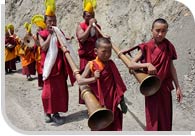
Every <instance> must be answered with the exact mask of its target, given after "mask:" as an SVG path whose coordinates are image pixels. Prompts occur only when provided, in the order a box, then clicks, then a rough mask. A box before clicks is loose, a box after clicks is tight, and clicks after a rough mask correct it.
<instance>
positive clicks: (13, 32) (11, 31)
mask: <svg viewBox="0 0 195 136" xmlns="http://www.w3.org/2000/svg"><path fill="white" fill-rule="evenodd" d="M8 29H9V33H10V36H11V37H13V38H14V39H15V41H16V42H17V44H18V42H19V37H18V36H17V35H16V33H15V28H14V25H13V24H11V23H10V24H8ZM16 62H20V56H17V54H16Z"/></svg>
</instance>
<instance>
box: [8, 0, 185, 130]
mask: <svg viewBox="0 0 195 136" xmlns="http://www.w3.org/2000/svg"><path fill="white" fill-rule="evenodd" d="M45 7H46V9H45V14H44V16H43V15H39V14H38V15H34V16H33V17H32V18H31V23H28V22H25V24H24V29H25V31H26V35H25V36H29V37H32V39H28V40H29V41H28V40H27V41H28V42H29V43H28V42H26V41H25V40H24V38H19V37H18V36H17V35H16V34H15V32H14V26H13V25H12V24H8V25H6V26H5V72H6V74H9V73H12V72H13V71H15V70H16V61H21V65H22V74H23V75H26V78H27V80H28V81H32V77H31V75H35V74H36V71H37V76H38V86H39V87H40V88H41V89H42V97H41V98H42V104H43V109H44V112H43V113H44V117H45V123H50V122H54V123H56V124H57V125H62V124H64V123H66V122H65V120H64V118H62V117H61V116H60V112H67V111H68V102H69V95H68V86H67V79H68V76H69V79H70V81H71V84H72V85H74V82H75V81H76V79H75V77H74V76H75V73H74V71H72V69H71V67H70V65H69V63H68V61H67V58H66V57H65V55H64V54H65V53H67V50H65V49H64V48H66V47H65V46H64V45H62V44H61V43H60V42H59V39H58V37H57V36H56V33H55V32H56V31H58V32H59V33H60V34H61V37H62V39H63V41H64V42H65V43H67V41H66V40H68V39H69V38H67V36H66V35H65V34H66V33H64V32H62V30H60V29H59V28H57V27H56V26H57V17H56V14H55V11H56V5H55V0H45ZM95 7H96V0H83V19H84V21H83V22H81V23H80V24H79V25H78V26H77V28H76V37H77V40H78V45H79V49H78V56H79V59H80V63H79V64H80V71H79V73H80V74H81V76H80V78H79V79H77V83H78V84H79V85H89V87H90V88H91V91H92V93H93V94H94V95H95V97H96V98H97V100H98V101H99V102H100V104H101V105H103V106H105V107H106V108H107V109H109V110H111V111H112V113H113V115H114V120H113V122H112V123H111V124H110V125H109V126H107V127H106V128H103V129H101V130H98V131H122V126H123V114H125V113H126V112H127V108H128V107H127V105H126V103H125V100H124V93H125V91H126V90H129V88H126V85H125V83H124V82H123V80H122V78H121V75H120V73H119V71H118V68H117V66H116V65H115V63H114V61H112V60H111V58H110V57H111V54H112V42H111V39H110V37H109V36H106V37H105V36H103V35H102V34H101V33H100V32H99V31H98V30H97V28H98V29H101V27H100V25H99V24H97V20H96V19H95V13H94V8H95ZM32 25H35V26H36V27H37V30H36V34H32V33H31V27H32ZM95 26H96V27H97V28H96V27H95ZM167 31H168V23H167V21H166V20H165V19H163V18H158V19H156V20H154V22H153V23H152V28H151V33H152V38H151V39H150V40H149V41H148V42H145V43H141V44H139V45H138V46H137V48H138V53H137V55H135V57H134V58H132V64H131V65H129V66H128V67H129V69H131V70H136V69H144V71H145V72H146V73H148V74H151V75H156V76H158V77H159V79H160V80H161V87H160V89H159V90H158V91H157V92H156V93H155V94H153V95H151V96H145V115H146V129H145V130H147V131H171V130H172V95H171V91H172V90H173V89H174V86H175V89H176V98H177V100H178V102H181V100H182V91H181V89H180V86H179V83H178V78H177V73H176V69H175V67H174V64H173V60H175V59H177V54H176V50H175V48H174V45H173V44H172V43H171V42H170V41H169V40H168V39H166V38H165V36H166V33H167ZM31 40H33V45H31ZM130 50H131V49H127V50H123V51H122V53H123V54H126V53H129V52H130ZM18 57H20V59H19V58H18ZM139 62H140V63H139ZM129 80H131V79H129ZM173 83H174V86H173ZM78 93H79V103H80V104H85V102H84V101H83V100H82V98H81V91H80V90H78ZM127 99H128V98H127ZM119 106H120V108H119ZM91 130H92V131H94V130H93V129H91ZM129 131H131V130H129Z"/></svg>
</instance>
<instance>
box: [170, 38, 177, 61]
mask: <svg viewBox="0 0 195 136" xmlns="http://www.w3.org/2000/svg"><path fill="white" fill-rule="evenodd" d="M169 47H170V50H171V54H170V55H171V59H172V60H176V59H177V53H176V50H175V47H174V45H173V44H172V43H171V42H169Z"/></svg>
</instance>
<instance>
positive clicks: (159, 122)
mask: <svg viewBox="0 0 195 136" xmlns="http://www.w3.org/2000/svg"><path fill="white" fill-rule="evenodd" d="M139 48H140V49H141V51H142V54H143V56H142V60H141V62H144V63H145V62H149V63H152V64H153V65H154V66H155V67H156V69H157V76H158V77H159V78H160V80H161V87H160V89H159V91H158V92H157V93H155V94H154V95H152V96H146V97H145V113H146V130H148V131H158V130H160V131H170V130H171V129H172V96H171V91H172V90H173V89H174V87H173V84H172V81H173V77H172V74H171V67H170V66H171V61H172V60H174V59H177V54H176V51H175V48H174V46H173V44H172V43H171V42H170V41H168V40H167V39H164V40H163V41H162V42H161V43H160V44H159V45H158V46H156V45H155V42H154V40H153V39H151V40H150V41H148V42H147V43H143V44H140V45H139Z"/></svg>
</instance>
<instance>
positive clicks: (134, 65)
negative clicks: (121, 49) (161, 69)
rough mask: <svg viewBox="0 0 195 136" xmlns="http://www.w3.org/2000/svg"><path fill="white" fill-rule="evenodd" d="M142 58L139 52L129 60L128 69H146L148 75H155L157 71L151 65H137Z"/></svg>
mask: <svg viewBox="0 0 195 136" xmlns="http://www.w3.org/2000/svg"><path fill="white" fill-rule="evenodd" d="M141 57H142V52H141V50H139V51H138V53H137V54H136V55H135V57H134V58H133V59H132V60H131V64H130V65H129V66H128V67H129V69H133V70H135V69H140V68H147V69H148V74H156V73H157V70H156V68H155V67H154V66H153V65H152V64H151V63H137V62H138V61H139V60H140V59H141Z"/></svg>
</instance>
